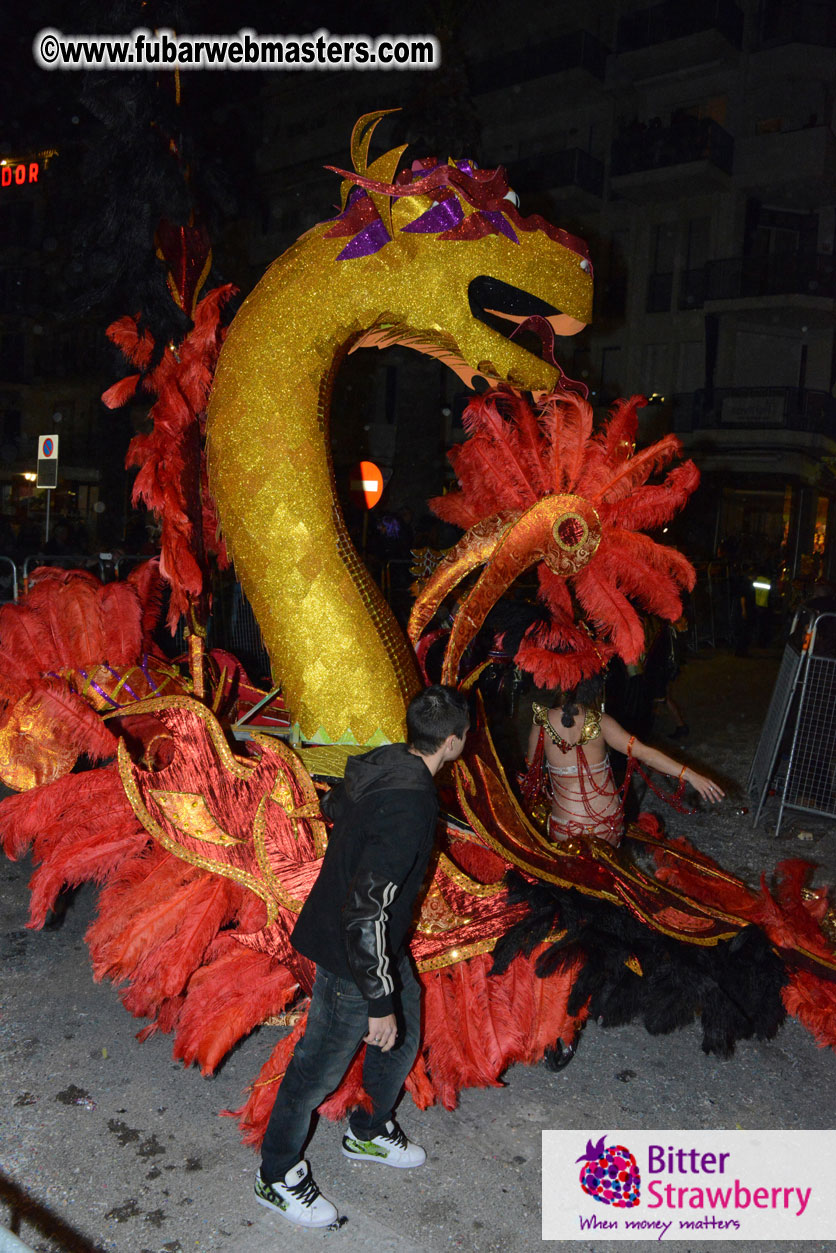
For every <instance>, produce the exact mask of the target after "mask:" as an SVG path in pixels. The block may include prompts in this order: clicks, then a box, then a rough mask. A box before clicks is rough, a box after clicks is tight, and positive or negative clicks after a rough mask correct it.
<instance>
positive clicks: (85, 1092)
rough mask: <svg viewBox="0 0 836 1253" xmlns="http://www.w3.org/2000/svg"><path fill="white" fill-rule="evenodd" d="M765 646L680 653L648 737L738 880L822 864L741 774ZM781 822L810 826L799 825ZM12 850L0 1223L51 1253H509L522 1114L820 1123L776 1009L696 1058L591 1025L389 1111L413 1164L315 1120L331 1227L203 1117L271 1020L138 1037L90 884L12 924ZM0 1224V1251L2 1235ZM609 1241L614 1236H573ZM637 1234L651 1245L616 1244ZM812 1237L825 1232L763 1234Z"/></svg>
mask: <svg viewBox="0 0 836 1253" xmlns="http://www.w3.org/2000/svg"><path fill="white" fill-rule="evenodd" d="M777 662H778V658H777V654H776V653H766V652H762V653H760V654H757V655H756V656H755V657H754V658H751V659H736V658H733V657H731V656H729V655H728V654H726V653H721V652H718V653H716V654H714V653H706V654H705V655H704V656H702V657H700V658H698V659H694V660H692V661H690V662H689V664H688V665H687V667H686V669H685V671H684V673H683V675H682V678H681V679H680V682H679V687H678V692H677V695H678V696H679V697H680V698H681V701H682V703H683V705H684V706H685V709H686V714H687V717H688V721H689V723H690V726H691V728H692V731H691V736H690V738H689V739H688V740H687V741H686V742H685V743H684V744H676V745H672V744H671V742H670V741H669V740H666V739H665V735H664V732H665V731H666V730H670V729H671V725H672V724H669V723H667V724H666V722H665V718H664V717H663V718H661V719H660V721H659V726H658V736H657V742H658V743H659V745H660V746H661V747H664V748H666V750H667V751H669V752H673V753H674V755H678V756H682V757H684V758H686V759H687V760H688V761H689V762H690V763H691V764H693V765H694V766H696V767H697V768H702V769H706V770H710V769H713V770H714V772H715V774H716V775H717V776H718V777H719V778H720V779H721V780H722V781H723V782H724V785H729V793H730V794H729V796H728V798H727V800H726V801H725V802H724V803H723V805H722V806H721V807H720V809H719V810H718V811H711V812H708V811H701V812H699V813H697V814H695V815H693V816H691V817H680V816H679V815H677V814H675V813H672V812H669V813H668V815H667V816H666V818H667V826H668V829H669V830H671V831H676V832H678V833H682V834H685V835H687V836H688V838H690V839H692V840H693V841H694V843H696V844H697V845H698V846H700V847H702V848H704V849H705V850H706V851H707V852H709V853H710V854H711V855H712V856H715V857H717V858H718V859H719V860H720V861H721V862H722V863H723V865H725V866H726V867H727V868H728V869H730V870H733V871H735V872H736V873H739V874H742V875H743V876H744V877H745V878H747V879H748V880H749V881H750V882H752V883H755V882H757V879H758V877H759V875H760V872H761V871H762V870H764V869H767V870H769V869H771V867H772V866H774V864H775V863H776V862H777V861H779V860H781V859H782V858H785V857H788V856H797V855H801V856H805V857H808V858H810V859H811V860H813V861H815V862H817V863H819V864H820V868H819V870H818V871H817V878H816V880H815V882H816V883H819V882H822V883H824V882H828V881H829V882H836V823H834V822H832V821H830V820H826V819H821V818H816V819H809V818H806V817H804V818H803V819H802V816H801V815H798V814H796V815H792V814H790V815H789V816H788V818H787V819H786V820H785V823H784V828H783V830H782V832H781V835H780V836H779V837H776V835H775V834H774V825H775V824H774V817H775V802H774V801H771V802H770V803H769V805H768V806H767V810H766V813H765V816H764V819H763V820H762V822H761V825H760V828H759V829H758V830H754V829H753V827H752V814H751V812H748V813H744V812H741V811H742V810H743V809H749V810H751V809H752V808H753V804H752V801H751V800H750V799H749V798H747V797H746V796H745V795H744V794H743V791H742V788H743V785H744V784H745V780H746V776H747V773H748V769H749V765H750V762H751V759H752V755H753V752H754V749H755V744H756V742H757V738H758V734H759V731H760V727H761V724H762V721H763V717H764V713H765V710H766V706H767V704H768V701H769V695H770V691H771V686H772V681H773V678H774V675H775V672H776V669H777ZM799 831H803V832H806V833H807V835H808V837H809V838H804V839H799V837H798V833H799ZM30 873H31V865H29V864H28V863H9V862H6V861H0V885H2V887H0V956H1V957H2V967H0V969H2V993H1V994H0V1002H1V1004H0V1111H1V1114H0V1225H3V1224H5V1226H6V1227H7V1228H10V1229H11V1230H13V1231H15V1232H16V1233H17V1234H18V1235H19V1237H20V1239H22V1240H23V1241H25V1243H26V1244H27V1245H29V1247H30V1248H32V1249H33V1250H41V1251H43V1253H57V1251H58V1250H61V1251H64V1250H72V1251H75V1253H104V1251H105V1250H118V1251H119V1253H185V1251H186V1250H199V1251H200V1253H267V1251H268V1250H274V1249H276V1250H277V1249H282V1250H285V1249H287V1250H297V1249H305V1250H310V1251H312V1250H314V1249H319V1248H320V1247H323V1248H325V1249H327V1250H329V1253H330V1251H331V1250H334V1251H336V1250H340V1251H342V1253H354V1250H361V1249H363V1250H365V1249H374V1250H375V1253H417V1251H426V1253H440V1251H441V1250H447V1249H461V1250H473V1251H475V1253H494V1251H496V1253H499V1251H500V1250H501V1251H502V1253H515V1251H517V1250H520V1251H522V1250H532V1249H539V1248H541V1247H547V1246H542V1242H541V1225H540V1224H541V1170H540V1160H541V1148H540V1137H541V1132H542V1131H543V1130H546V1129H550V1128H567V1129H577V1130H578V1138H579V1141H580V1142H581V1143H582V1144H583V1143H585V1139H586V1136H585V1133H586V1130H587V1128H598V1127H612V1128H613V1129H618V1130H622V1129H625V1130H626V1129H629V1128H652V1129H659V1130H665V1129H675V1128H736V1127H741V1128H779V1129H780V1128H799V1129H803V1128H809V1129H814V1128H829V1127H832V1126H833V1114H834V1100H833V1092H834V1078H835V1077H836V1060H834V1057H833V1054H832V1052H830V1051H829V1050H823V1049H819V1048H817V1047H816V1045H815V1043H814V1041H813V1039H812V1038H811V1037H810V1035H809V1034H808V1033H807V1032H806V1031H805V1030H804V1029H803V1028H802V1027H801V1026H800V1025H799V1024H798V1023H796V1022H789V1023H787V1025H786V1026H785V1027H783V1028H782V1030H781V1031H780V1033H779V1035H778V1036H777V1038H776V1039H775V1040H774V1041H771V1042H768V1043H757V1042H755V1043H753V1042H746V1043H743V1044H742V1045H740V1046H739V1047H738V1049H737V1052H736V1053H735V1056H734V1057H733V1058H732V1059H731V1060H729V1061H723V1060H720V1059H717V1058H715V1057H706V1056H705V1055H704V1054H703V1053H702V1051H701V1049H700V1033H699V1028H698V1026H697V1025H696V1024H694V1025H692V1026H690V1027H688V1028H686V1029H684V1030H682V1031H680V1032H677V1033H675V1034H673V1035H671V1036H665V1037H651V1036H649V1035H648V1034H647V1033H646V1032H645V1031H644V1030H643V1029H642V1028H639V1027H633V1026H630V1027H624V1028H619V1029H617V1030H610V1031H604V1030H602V1029H600V1028H599V1027H598V1026H597V1025H595V1024H590V1025H589V1026H588V1027H587V1029H586V1031H585V1032H584V1035H583V1038H582V1044H581V1047H580V1050H579V1052H578V1056H577V1057H576V1058H575V1060H574V1061H573V1062H572V1063H571V1065H570V1066H569V1067H568V1069H567V1070H565V1071H563V1072H562V1073H560V1074H554V1073H552V1072H550V1071H548V1070H547V1069H545V1068H544V1067H543V1066H537V1067H530V1068H529V1067H522V1066H520V1067H515V1068H513V1069H512V1070H511V1071H510V1072H509V1073H508V1074H507V1076H506V1083H505V1086H504V1087H502V1088H497V1089H489V1090H484V1091H467V1092H465V1093H463V1094H462V1097H461V1101H460V1104H459V1107H458V1109H456V1110H455V1111H452V1112H450V1111H447V1110H444V1109H440V1108H433V1109H430V1110H427V1111H425V1112H420V1111H419V1110H417V1109H415V1107H414V1106H412V1104H411V1102H410V1100H409V1098H406V1099H405V1100H404V1102H403V1103H402V1105H401V1109H400V1121H401V1123H402V1125H403V1127H404V1129H405V1130H406V1131H407V1132H408V1134H409V1135H410V1136H411V1137H412V1138H413V1139H415V1140H417V1141H418V1142H419V1143H421V1144H423V1145H424V1146H425V1147H426V1149H427V1154H428V1161H427V1163H426V1165H425V1166H424V1167H422V1168H421V1169H420V1170H417V1171H392V1170H387V1169H386V1168H384V1167H378V1166H377V1165H376V1164H363V1165H358V1164H355V1163H352V1162H349V1161H347V1160H346V1159H345V1158H343V1157H342V1155H341V1154H340V1151H339V1143H340V1137H341V1135H342V1129H341V1128H340V1127H339V1126H335V1125H333V1124H330V1123H327V1122H325V1121H323V1122H321V1123H320V1124H319V1125H318V1127H317V1129H316V1132H315V1134H314V1137H313V1140H312V1142H311V1145H310V1149H309V1154H308V1156H309V1158H310V1160H311V1161H312V1163H313V1167H314V1172H315V1175H316V1178H317V1181H318V1183H319V1184H320V1186H321V1188H322V1190H323V1191H324V1192H325V1194H326V1195H327V1196H329V1197H330V1198H331V1199H332V1200H333V1201H334V1202H335V1203H336V1204H337V1205H338V1207H339V1208H340V1211H341V1212H342V1213H344V1214H345V1215H346V1216H347V1219H348V1221H347V1223H346V1224H345V1226H344V1227H343V1228H342V1229H341V1230H340V1231H338V1232H337V1231H335V1232H324V1233H323V1232H312V1233H305V1232H299V1231H297V1230H295V1229H293V1228H290V1227H289V1226H288V1225H287V1224H286V1223H285V1222H284V1221H283V1220H282V1219H280V1218H279V1217H277V1216H273V1215H272V1214H270V1213H268V1212H267V1211H266V1210H264V1209H263V1208H261V1207H259V1206H258V1205H256V1204H255V1202H254V1199H253V1195H252V1179H253V1174H254V1171H255V1168H256V1165H257V1159H256V1157H255V1155H254V1154H253V1152H252V1150H251V1149H249V1148H245V1147H243V1146H242V1145H241V1144H240V1141H239V1138H238V1132H237V1126H236V1123H235V1121H234V1120H233V1119H230V1118H224V1117H221V1116H219V1115H220V1112H221V1111H222V1110H225V1109H229V1108H235V1107H236V1106H238V1105H240V1104H241V1103H242V1093H243V1091H244V1089H245V1088H246V1086H247V1084H248V1083H249V1082H250V1081H251V1080H252V1078H253V1077H254V1076H255V1075H256V1073H257V1071H258V1069H259V1067H260V1065H261V1063H262V1062H263V1060H264V1059H265V1057H266V1056H267V1055H268V1054H269V1052H270V1050H271V1049H272V1047H273V1044H274V1042H275V1039H276V1033H277V1030H279V1029H278V1028H275V1027H266V1026H265V1027H262V1028H260V1029H259V1030H257V1031H256V1032H254V1033H253V1035H252V1036H251V1037H250V1038H249V1039H248V1040H246V1041H245V1042H244V1043H243V1044H242V1045H241V1046H240V1047H239V1048H238V1049H236V1050H235V1051H234V1052H233V1053H232V1055H231V1056H230V1057H229V1058H228V1059H227V1060H226V1062H225V1064H224V1065H223V1067H222V1068H221V1070H220V1072H219V1073H218V1074H217V1075H216V1076H215V1077H214V1078H213V1079H211V1080H205V1079H203V1078H201V1077H200V1074H199V1073H198V1072H197V1071H196V1070H188V1071H187V1070H184V1069H183V1067H182V1066H181V1065H180V1064H179V1063H175V1062H174V1061H173V1060H172V1057H171V1041H170V1039H168V1038H167V1037H165V1036H161V1035H157V1036H154V1037H152V1038H151V1039H150V1040H148V1041H147V1042H145V1043H143V1044H140V1043H138V1042H137V1040H136V1039H135V1034H136V1032H137V1030H138V1029H139V1028H140V1026H141V1024H140V1023H138V1022H137V1021H136V1020H134V1019H132V1018H130V1017H129V1015H128V1014H127V1013H126V1012H125V1010H124V1009H123V1008H122V1005H121V1003H120V1001H119V995H118V991H117V990H115V989H114V988H113V987H112V986H110V985H106V984H100V985H97V984H95V983H94V982H93V979H92V976H91V973H90V965H89V960H88V957H87V951H86V947H85V945H84V932H85V930H86V927H87V926H88V925H89V923H90V921H91V919H92V918H93V916H94V913H95V897H96V893H95V890H94V889H93V888H92V887H86V888H83V889H81V890H80V891H78V892H77V893H76V894H75V895H74V896H73V897H72V900H71V901H70V904H69V907H68V909H67V911H66V914H65V916H64V918H63V921H62V922H61V924H60V925H58V926H55V927H53V928H51V929H48V930H45V931H42V932H35V931H30V930H28V929H26V926H25V923H26V915H27V902H28V894H27V881H28V878H29V875H30ZM665 1243H666V1245H669V1246H670V1247H672V1248H674V1249H676V1250H680V1251H683V1250H686V1249H687V1250H691V1251H695V1250H698V1249H705V1250H715V1251H717V1253H720V1251H721V1250H729V1253H748V1251H749V1250H753V1249H755V1248H758V1249H765V1248H767V1247H768V1246H765V1245H763V1244H758V1245H754V1244H752V1243H750V1242H746V1241H739V1242H733V1243H732V1242H725V1241H711V1242H703V1243H693V1242H688V1243H683V1242H679V1241H673V1240H666V1241H665ZM2 1247H3V1246H2V1235H0V1249H2ZM566 1247H570V1248H572V1249H576V1250H578V1251H579V1253H580V1251H582V1250H593V1249H594V1250H595V1253H610V1250H612V1251H613V1253H616V1251H617V1250H619V1249H622V1248H623V1247H625V1246H624V1245H623V1244H620V1243H615V1242H606V1241H597V1240H596V1241H595V1242H594V1243H589V1244H586V1243H582V1242H578V1243H573V1244H572V1245H570V1246H566ZM634 1247H639V1248H641V1249H648V1250H649V1249H651V1248H656V1247H658V1242H656V1241H651V1242H636V1244H635V1246H634ZM774 1247H777V1248H780V1249H781V1250H792V1249H796V1248H797V1249H805V1250H811V1251H812V1250H822V1251H823V1250H825V1249H826V1248H827V1249H832V1248H833V1247H834V1245H833V1244H832V1243H831V1244H825V1243H805V1244H792V1243H791V1242H787V1241H784V1242H781V1243H780V1245H778V1244H777V1243H776V1246H774Z"/></svg>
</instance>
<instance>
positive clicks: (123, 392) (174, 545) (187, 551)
mask: <svg viewBox="0 0 836 1253" xmlns="http://www.w3.org/2000/svg"><path fill="white" fill-rule="evenodd" d="M234 293H235V288H234V287H233V286H232V284H229V283H228V284H226V285H225V286H223V287H216V288H215V289H214V290H213V291H211V292H209V294H208V295H207V296H205V297H204V298H203V300H201V301H200V303H199V304H198V306H197V308H196V309H195V313H194V326H193V328H192V330H191V331H190V332H189V334H188V335H187V336H186V338H185V339H184V340H183V341H182V343H181V344H180V345H179V346H178V347H177V348H175V347H174V345H173V344H169V345H167V346H166V348H165V350H164V352H163V355H162V357H161V359H160V361H159V364H158V365H156V366H155V367H154V369H153V370H150V371H149V372H148V373H147V374H145V375H144V376H143V375H142V374H131V375H129V376H128V377H127V378H124V379H122V380H120V382H118V383H115V384H114V385H113V386H112V387H110V388H108V390H107V391H106V392H105V393H104V395H103V396H102V400H103V401H104V403H105V404H106V405H107V406H108V407H109V408H111V409H115V408H118V407H119V406H120V405H123V404H125V403H126V402H127V401H128V400H130V399H131V398H132V397H133V396H134V395H135V394H136V392H137V390H139V389H141V390H142V391H144V392H147V393H150V394H151V395H154V396H156V401H155V402H154V404H153V406H152V408H151V410H150V414H149V417H150V418H151V420H152V422H153V427H152V429H151V431H149V432H148V433H144V434H140V435H135V436H134V438H133V439H132V440H131V442H130V445H129V446H128V454H127V457H126V465H127V466H138V467H139V473H138V474H137V476H136V481H135V483H134V489H133V503H134V504H135V505H136V504H139V503H140V502H142V503H144V504H145V505H147V506H148V508H149V509H152V510H153V511H154V512H155V513H156V515H157V516H158V518H159V519H160V521H161V522H162V552H161V556H160V569H161V570H162V572H163V575H164V576H165V578H166V579H167V580H168V581H169V583H170V584H171V601H170V604H169V610H168V619H167V621H168V625H169V627H170V628H171V630H172V631H173V630H175V628H176V626H177V623H178V621H179V619H180V617H181V616H182V615H183V614H184V613H186V611H187V610H188V607H189V604H190V603H191V602H194V601H196V600H198V599H199V598H200V597H201V596H202V595H203V594H204V593H205V592H206V590H207V577H206V576H207V570H206V558H207V556H208V555H214V556H215V557H216V558H217V560H218V564H219V565H220V567H221V568H222V569H223V568H225V567H226V566H227V565H228V564H229V562H228V558H227V555H226V549H225V547H224V544H223V541H222V540H221V539H220V538H219V535H218V518H217V515H216V513H215V510H214V506H213V504H212V502H211V499H210V497H209V493H208V489H207V483H206V467H205V458H204V455H203V450H202V441H203V435H204V428H205V413H204V410H205V407H206V401H207V399H208V395H209V388H210V385H211V382H212V375H213V373H214V369H215V364H216V362H217V359H218V354H219V352H220V349H221V344H222V343H223V339H224V329H223V327H222V326H221V321H220V320H221V311H222V309H223V306H224V305H225V304H226V302H227V301H228V300H229V299H230V298H231V297H232V296H233V295H234ZM107 333H108V336H109V338H110V339H111V340H112V341H113V342H114V343H115V344H117V345H118V347H119V348H121V350H122V352H123V353H124V354H125V356H126V357H127V358H128V360H129V361H130V362H131V364H133V365H137V366H139V367H140V369H144V368H146V367H147V366H148V365H149V363H150V361H151V357H152V353H153V339H152V337H151V335H150V332H149V331H147V330H145V331H143V333H142V334H141V335H140V332H139V318H138V316H137V317H124V318H119V319H118V321H116V322H113V323H112V324H111V325H110V326H109V327H108V330H107Z"/></svg>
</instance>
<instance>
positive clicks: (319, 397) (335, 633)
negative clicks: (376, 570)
mask: <svg viewBox="0 0 836 1253" xmlns="http://www.w3.org/2000/svg"><path fill="white" fill-rule="evenodd" d="M295 251H296V250H295V249H291V252H290V254H286V256H287V257H288V261H289V262H290V265H289V266H281V265H279V264H276V265H274V266H273V267H271V269H270V270H269V271H268V273H267V275H266V276H265V278H264V279H263V280H262V282H261V283H260V284H259V286H258V287H257V288H256V289H255V291H254V292H253V293H252V295H251V296H250V297H249V299H248V300H247V301H246V302H245V304H244V305H243V306H242V308H241V310H240V311H239V313H238V315H237V317H236V319H235V322H234V324H233V326H232V327H231V328H230V332H229V335H228V336H227V340H226V343H225V345H224V348H223V351H222V353H221V358H220V361H219V364H218V369H217V371H216V375H215V381H214V384H213V391H212V398H211V402H210V406H209V420H208V425H207V453H208V463H209V474H210V483H211V488H212V492H213V495H214V496H215V499H216V502H217V505H218V510H219V514H220V518H221V523H222V526H223V532H224V538H225V540H226V543H227V546H228V548H229V552H230V556H231V557H232V560H233V562H234V564H235V572H236V575H237V577H238V579H239V581H240V583H241V585H242V586H243V588H244V591H245V592H246V595H247V598H248V600H249V601H250V604H251V605H252V608H253V611H254V613H255V616H256V619H257V621H258V624H259V627H260V629H261V633H262V637H263V639H264V643H265V646H266V648H267V651H268V653H269V656H270V662H271V667H272V670H273V675H274V678H275V680H276V681H277V682H281V684H282V688H283V692H284V695H285V700H286V702H287V704H288V707H289V708H290V709H291V711H292V713H293V714H294V716H295V717H296V719H297V723H298V728H299V732H300V734H301V735H302V737H303V738H305V739H308V740H317V741H320V742H324V743H325V742H337V741H343V742H348V743H355V742H356V743H358V744H376V743H382V742H384V741H386V740H401V739H403V738H404V730H405V728H404V712H405V708H406V704H407V702H408V700H409V698H410V697H411V696H412V695H413V694H414V693H415V692H416V691H417V690H418V689H419V687H420V680H419V678H418V674H417V670H416V667H415V661H414V657H413V654H412V652H411V649H410V648H409V646H408V644H407V642H406V640H405V638H404V636H403V633H402V632H401V629H400V627H399V626H398V623H397V621H396V620H395V618H394V615H393V614H392V612H391V610H390V608H389V606H388V604H387V603H386V601H385V600H384V598H383V596H382V595H381V593H380V590H379V589H378V587H377V585H376V584H375V582H374V580H373V579H372V578H371V576H370V574H369V572H368V571H367V569H366V567H365V565H364V564H363V562H362V560H361V558H360V556H359V554H358V553H357V551H356V549H355V548H354V546H353V544H352V543H351V540H350V538H349V535H348V531H347V528H346V526H345V522H344V520H343V517H342V513H341V510H340V507H339V503H338V500H337V494H336V486H335V482H334V471H333V464H332V459H331V452H330V431H329V412H330V405H331V398H332V392H333V385H334V380H335V377H336V374H337V371H338V368H339V365H340V362H341V361H342V358H343V356H344V355H345V352H346V351H347V349H348V347H349V346H350V344H351V343H352V342H353V341H354V340H356V339H357V338H358V337H359V336H360V335H361V334H362V333H363V331H364V330H365V329H366V328H365V326H364V325H363V320H362V317H361V319H360V321H359V323H358V320H357V315H356V312H353V313H351V312H349V310H350V309H351V307H352V304H353V303H356V294H355V293H351V292H347V293H346V302H345V303H346V313H345V316H341V310H340V308H339V305H340V302H339V300H338V299H336V298H335V293H334V292H333V291H332V292H331V293H330V299H329V303H328V308H329V313H330V314H331V317H330V318H329V321H330V323H331V325H330V327H329V328H327V329H326V328H323V326H322V312H323V310H322V305H321V303H317V302H316V301H314V300H312V298H311V295H310V293H309V292H306V290H305V286H304V267H302V269H301V270H300V269H299V267H296V271H297V272H296V273H295V274H294V272H293V269H294V267H293V260H294V258H293V254H294V253H295ZM294 279H296V280H297V281H294ZM276 290H279V291H280V293H281V301H280V303H277V301H276V299H275V297H276ZM277 309H278V313H277ZM287 310H293V315H288V313H287V312H286V311H287ZM312 325H313V326H316V328H317V333H316V335H315V336H311V334H310V331H309V329H308V328H309V327H310V326H312ZM254 342H255V344H256V345H257V349H256V351H255V353H254V351H253V343H254ZM335 344H336V345H338V347H337V349H336V351H335V350H334V345H335Z"/></svg>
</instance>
